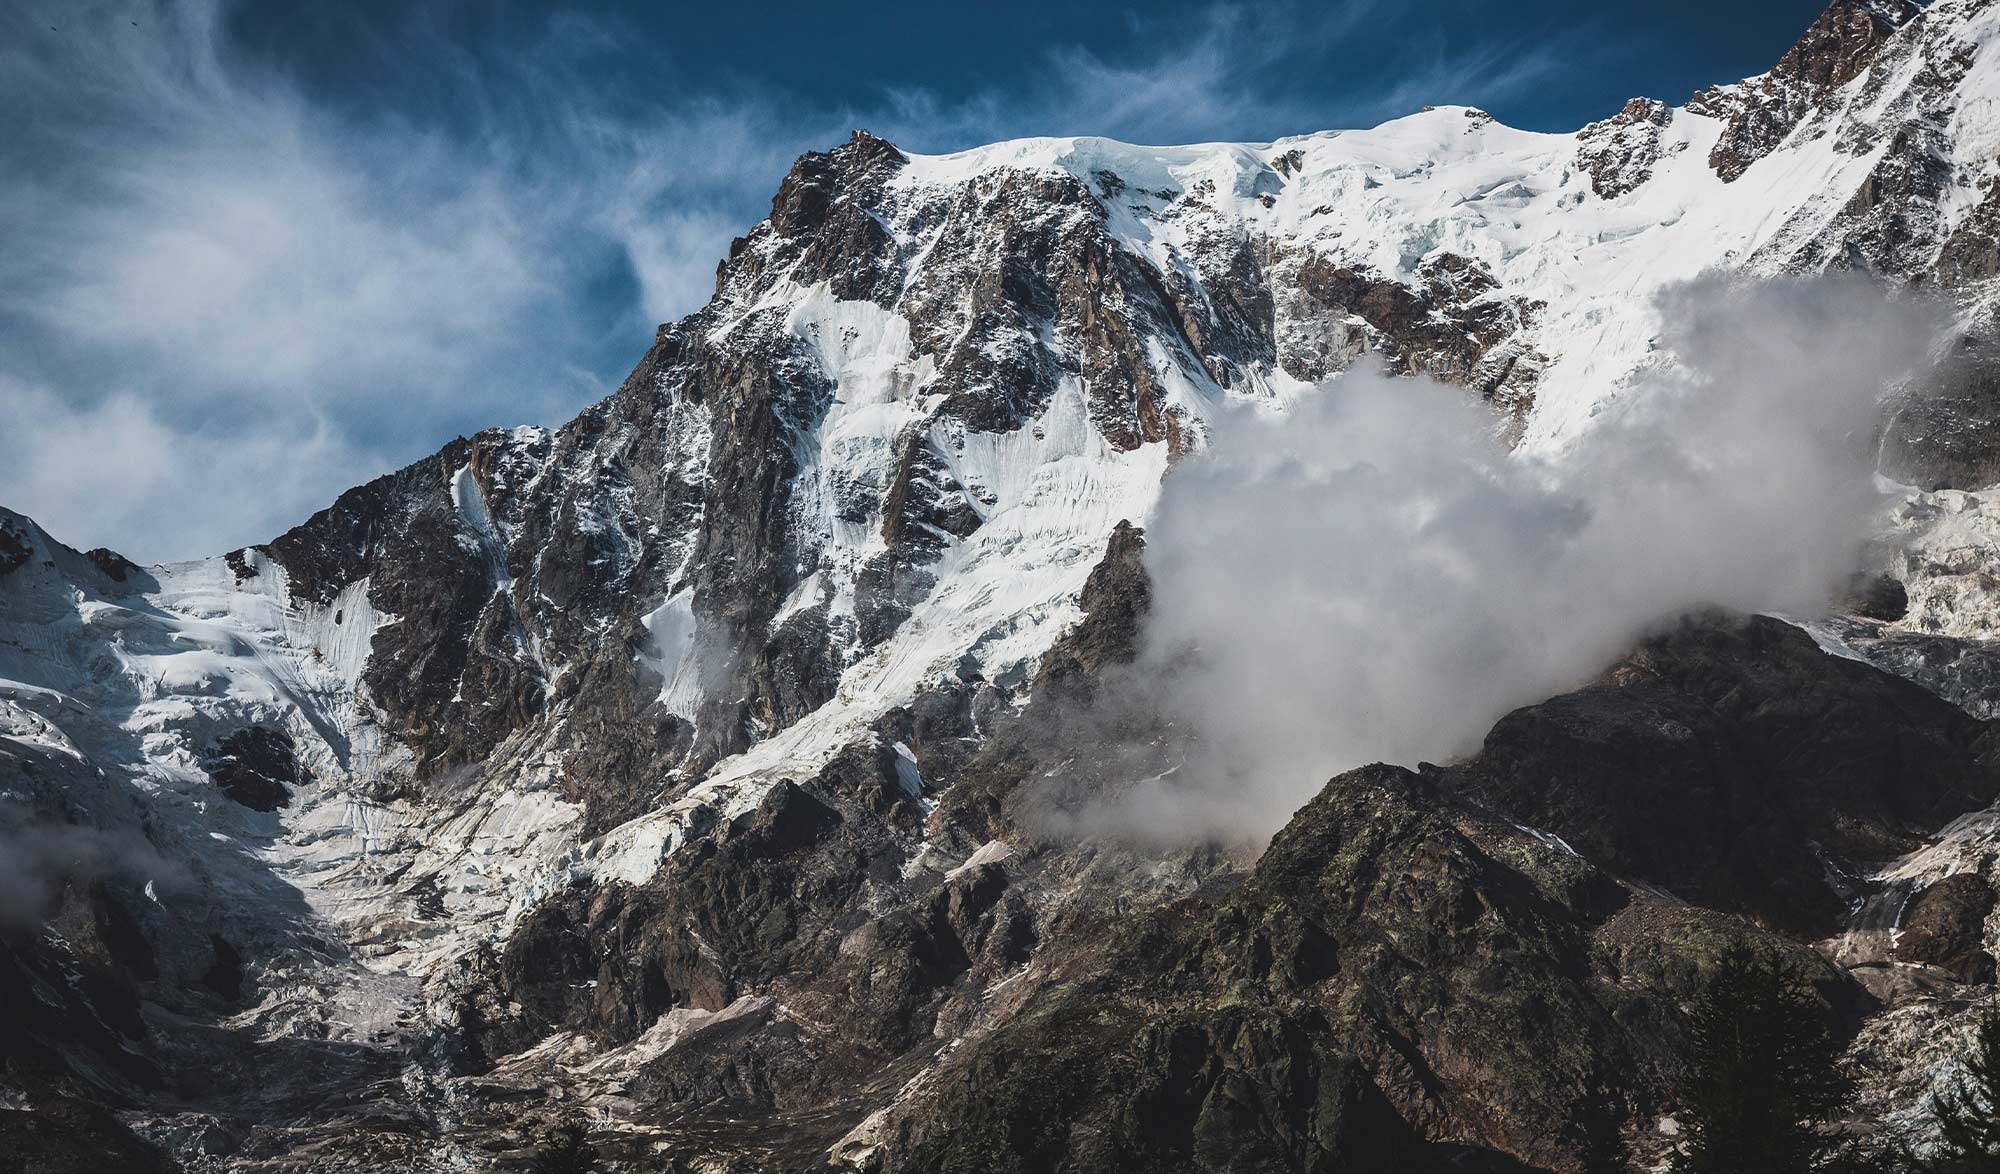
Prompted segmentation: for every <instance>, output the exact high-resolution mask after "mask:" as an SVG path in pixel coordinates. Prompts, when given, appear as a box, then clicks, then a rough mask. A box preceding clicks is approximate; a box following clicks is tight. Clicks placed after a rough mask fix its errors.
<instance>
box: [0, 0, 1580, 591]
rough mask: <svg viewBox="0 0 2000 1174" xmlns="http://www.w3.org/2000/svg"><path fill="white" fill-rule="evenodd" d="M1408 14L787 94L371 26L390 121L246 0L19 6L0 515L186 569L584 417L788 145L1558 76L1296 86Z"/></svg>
mask: <svg viewBox="0 0 2000 1174" xmlns="http://www.w3.org/2000/svg"><path fill="white" fill-rule="evenodd" d="M1382 11H1383V6H1382V5H1381V4H1380V3H1379V0H1366V2H1362V3H1356V4H1352V5H1348V6H1332V7H1284V6H1263V7H1252V6H1245V5H1217V6H1214V7H1210V8H1207V9H1204V10H1201V11H1200V12H1199V13H1198V15H1197V16H1196V17H1195V19H1193V20H1192V22H1187V21H1181V22H1167V21H1159V20H1149V19H1148V18H1145V17H1133V18H1132V19H1131V23H1130V25H1129V34H1130V35H1129V37H1128V38H1127V39H1126V41H1125V42H1124V44H1123V45H1122V46H1121V50H1122V51H1121V52H1120V53H1118V54H1115V55H1114V54H1110V53H1108V52H1106V51H1104V50H1101V49H1091V48H1086V47H1084V46H1082V45H1071V44H1061V43H1056V44H1052V45H1051V46H1049V47H1048V48H1047V49H1046V50H1044V51H1043V52H1042V54H1041V56H1040V58H1039V59H1038V60H1035V61H1031V62H1027V63H1024V66H1025V67H1024V68H1023V69H1021V70H1019V71H1018V73H1017V75H1015V76H1013V78H1012V80H1010V81H1009V82H1008V83H1007V84H1006V85H1005V87H1004V88H988V89H984V90H976V91H973V92H970V93H965V94H960V95H958V96H955V97H952V98H945V97H941V96H939V95H938V94H936V93H934V92H931V91H929V90H925V89H922V88H895V87H893V86H891V87H887V88H882V89H872V90H866V91H859V90H858V91H857V92H856V93H855V95H854V97H853V100H852V101H849V102H835V103H827V102H823V101H821V102H807V101H802V100H800V99H799V98H798V97H797V95H794V94H790V93H787V92H784V91H782V90H779V89H776V88H773V86H772V85H771V84H770V83H769V82H768V81H766V82H764V83H760V84H749V85H743V86H738V87H735V88H733V89H731V90H729V91H728V92H714V93H708V94H705V95H702V96H699V97H696V98H692V99H690V98H686V97H684V96H681V97H673V98H668V97H664V96H660V95H648V94H633V93H627V92H620V91H618V90H616V89H614V88H611V87H608V86H607V85H605V84H604V80H603V76H602V75H603V68H604V66H605V64H606V63H607V61H611V60H622V59H623V58H625V57H627V56H629V55H631V54H632V53H633V51H634V44H633V38H634V36H635V34H634V32H633V30H631V29H629V28H627V27H624V26H623V25H622V24H621V23H620V22H619V21H618V20H616V19H612V18H605V17H601V16H598V17H586V16H579V15H574V14H557V15H554V16H537V17H536V18H534V19H530V20H524V21H522V22H519V27H518V28H514V29H512V31H511V32H510V35H509V36H507V37H504V38H499V39H495V40H492V41H490V42H486V43H480V44H469V43H466V42H465V41H464V40H463V39H461V38H457V37H455V36H454V35H453V34H451V33H449V32H447V31H445V30H444V29H442V28H440V27H439V26H438V25H437V24H436V23H435V22H434V20H433V18H432V12H433V10H428V9H418V10H411V11H410V12H409V13H408V14H406V15H404V16H403V17H401V18H400V21H399V23H396V24H395V25H394V26H393V27H380V28H378V27H375V26H371V25H368V24H365V23H362V22H360V21H358V20H356V21H354V22H352V23H351V24H349V25H344V26H343V28H344V29H345V30H346V33H347V35H348V36H349V38H350V39H351V40H353V41H354V42H356V44H358V45H359V48H358V49H356V52H358V53H362V54H365V55H370V56H371V58H372V59H375V60H379V61H382V62H387V63H389V65H390V66H391V67H392V68H393V69H394V70H395V71H396V72H397V73H398V75H399V76H408V77H415V78H420V79H421V80H422V86H421V87H418V88H417V89H413V90H412V95H413V96H411V97H409V98H408V99H407V100H406V101H404V102H402V103H401V104H398V103H394V102H391V103H387V104H382V103H368V102H358V101H349V102H341V101H336V100H333V99H331V98H329V96H328V95H327V94H326V93H324V92H321V91H320V90H316V89H315V88H313V87H311V86H309V85H308V84H306V82H305V81H304V80H303V79H302V78H301V77H300V76H298V75H297V71H296V69H295V68H288V67H287V66H286V65H284V64H283V63H282V62H281V60H280V59H279V58H276V57H273V56H271V55H269V54H258V53H255V52H252V51H251V50H250V49H248V48H246V47H245V46H244V45H243V44H241V43H240V42H239V40H238V38H237V37H236V36H235V35H234V34H233V32H232V29H233V27H234V25H233V20H232V18H233V17H234V16H236V15H238V10H237V9H236V8H234V7H232V6H231V4H230V3H229V2H228V0H186V2H184V3H175V4H147V3H132V2H120V0H99V2H97V3H93V4H87V5H81V6H79V5H73V4H66V3H65V4H56V3H40V2H36V0H30V2H28V3H24V4H17V5H13V6H9V7H8V8H7V9H6V10H5V11H4V12H0V100H4V101H5V102H6V103H7V104H8V106H9V107H10V109H12V110H14V111H16V112H17V117H16V119H15V121H14V125H13V127H12V132H13V133H10V134H9V135H7V136H0V170H4V171H5V173H6V174H7V175H8V176H9V181H8V182H7V183H6V184H4V185H0V242H4V247H0V422H4V423H5V424H6V426H7V430H8V433H9V434H10V436H12V437H14V438H16V439H15V447H16V448H17V449H18V450H23V451H25V452H26V454H27V455H25V456H23V457H20V458H19V459H10V460H9V461H6V462H0V502H4V503H6V504H8V505H10V506H12V507H14V508H17V509H21V510H24V511H26V512H29V513H31V514H34V515H35V516H36V517H37V518H38V519H39V520H41V521H42V522H43V523H44V524H45V525H47V526H49V527H50V528H51V529H52V530H53V531H54V532H56V533H57V534H59V535H61V536H64V537H66V538H68V539H69V540H71V541H73V542H77V543H80V544H84V545H97V544H100V543H102V544H110V545H113V546H116V547H119V548H121V549H124V550H125V551H126V552H127V553H129V554H131V555H132V556H134V557H138V558H141V559H165V558H174V557H188V556H193V555H199V554H207V553H213V552H215V551H217V550H220V549H225V548H228V547H232V546H236V545H240V544H244V543H249V542H255V541H261V540H263V539H265V538H268V537H270V536H271V535H272V534H274V533H276V532H278V531H280V530H282V529H284V528H285V527H286V526H289V525H291V524H293V523H294V522H296V521H298V520H299V519H300V518H301V517H303V516H304V515H305V514H306V513H309V512H311V510H312V509H313V508H317V507H318V506H319V505H323V504H325V503H326V502H329V501H331V499H332V498H333V497H334V496H336V495H337V494H338V493H339V492H340V491H341V490H342V489H344V488H346V487H347V486H348V485H350V484H353V483H356V482H358V481H361V480H364V479H366V478H367V477H369V476H372V475H374V474H377V473H380V472H383V471H386V470H388V469H390V468H392V467H394V466H396V465H398V464H401V463H403V462H406V461H408V460H412V459H415V458H417V457H419V456H421V455H422V454H423V453H425V452H428V451H430V450H431V449H433V448H434V447H435V446H436V445H437V444H439V443H441V442H443V441H444V440H446V439H448V438H449V437H450V436H451V435H452V434H454V433H457V432H462V431H469V430H471V429H475V428H478V427H483V426H486V425H489V424H508V423H517V422H523V421H533V422H541V423H550V424H553V423H559V422H560V421H561V420H563V419H564V418H566V417H567V416H568V415H569V414H570V413H572V412H573V411H575V410H576V409H577V408H578V407H580V406H581V405H582V404H584V403H586V402H588V401H590V400H591V399H594V398H595V397H596V396H598V395H600V394H602V393H603V391H604V390H605V389H606V388H607V386H608V385H609V384H611V383H613V382H615V380H616V379H617V377H618V376H619V375H621V374H622V373H623V367H624V365H626V364H629V363H630V362H631V361H633V360H634V359H636V357H637V356H638V354H639V352H640V351H641V349H642V348H643V347H644V345H645V343H646V341H647V340H648V338H649V337H650V331H651V327H652V325H653V324H654V323H656V322H658V321H662V320H667V319H670V318H673V317H677V316H679V315H681V314H684V313H687V312H688V311H690V310H692V309H694V308H696V307H697V306H699V305H700V304H701V302H702V301H704V300H705V299H706V297H707V296H708V294H709V292H710V290H711V288H712V285H713V280H714V269H715V264H716V261H717V259H718V258H719V257H720V256H721V254H722V252H723V251H724V249H725V248H726V246H727V243H728V240H729V238H730V237H731V236H734V235H737V234H739V233H741V232H743V231H745V230H746V229H747V228H748V227H749V225H750V224H752V223H753V222H754V221H755V220H756V219H757V218H758V217H759V216H761V215H762V214H763V211H764V209H765V207H766V202H767V201H768V198H769V196H770V193H771V191H772V190H773V189H774V188H775V186H776V183H777V180H778V178H779V177H780V176H781V175H782V174H783V172H784V170H785V169H786V167H787V166H788V165H789V163H790V161H791V160H792V158H794V157H795V156H796V155H797V154H798V153H799V152H800V151H802V150H806V149H810V148H814V147H822V146H826V145H828V144H830V143H833V142H836V141H838V140H839V139H841V138H843V137H844V136H845V134H846V132H847V130H848V129H850V128H852V127H855V126H868V127H870V128H871V129H874V130H876V131H877V132H879V133H883V134H886V135H888V136H890V137H892V138H894V139H896V140H897V141H899V142H902V143H904V144H905V145H906V146H908V147H910V148H912V149H916V150H930V151H940V150H956V149H960V148H964V147H968V146H972V145H976V144H978V143H981V142H985V141H989V140H992V139H996V138H1004V137H1012V136H1018V135H1025V134H1075V133H1091V134H1104V135H1108V136H1111V137H1117V138H1124V139H1129V140H1133V141H1141V142H1171V141H1182V142H1185V141H1194V140H1201V139H1212V138H1217V137H1244V136H1245V135H1249V136H1250V137H1272V136H1275V135H1278V134H1282V133H1289V132H1293V131H1300V130H1308V129H1319V128H1323V127H1324V126H1326V125H1328V124H1329V123H1336V122H1339V121H1343V120H1359V119H1365V120H1367V121H1374V120H1375V118H1376V117H1378V116H1380V115H1384V114H1393V113H1405V112H1407V110H1408V109H1410V108H1414V107H1415V106H1416V105H1417V104H1419V103H1418V101H1417V100H1416V99H1417V98H1418V97H1421V98H1422V100H1424V101H1432V100H1439V101H1450V100H1467V101H1470V100H1477V99H1479V98H1480V97H1481V96H1482V95H1485V96H1488V97H1490V96H1491V95H1493V94H1497V93H1502V92H1504V91H1506V90H1507V89H1508V88H1510V87H1522V86H1528V85H1532V84H1535V82H1536V81H1537V79H1538V78H1539V77H1540V76H1541V75H1542V71H1544V70H1546V69H1549V68H1552V67H1553V66H1552V65H1551V62H1552V61H1553V57H1551V56H1549V55H1548V54H1546V53H1544V54H1539V55H1538V54H1528V53H1517V52H1511V51H1507V50H1504V49H1492V50H1488V51H1483V53H1484V55H1482V56H1481V57H1480V58H1479V59H1477V60H1468V59H1466V58H1464V57H1463V56H1462V55H1461V56H1454V55H1453V54H1450V53H1447V52H1445V51H1443V50H1442V49H1439V50H1437V51H1435V52H1434V53H1431V54H1430V55H1429V56H1428V57H1425V58H1423V59H1422V60H1419V61H1416V62H1415V64H1413V65H1412V66H1411V69H1412V71H1413V72H1412V75H1411V76H1410V77H1409V78H1408V79H1407V80H1406V82H1405V83H1404V86H1405V88H1406V89H1407V90H1408V93H1407V94H1405V93H1404V91H1403V90H1400V89H1399V90H1397V91H1396V92H1394V93H1391V94H1390V95H1389V96H1387V97H1386V98H1383V99H1379V100H1376V99H1369V100H1368V101H1367V102H1364V103H1363V104H1362V105H1361V106H1358V107H1355V108H1351V109H1346V110H1326V109H1322V108H1321V107H1320V105H1319V104H1316V103H1313V102H1308V101H1304V100H1301V99H1299V98H1297V97H1295V96H1292V91H1290V90H1289V89H1288V87H1287V86H1286V85H1285V84H1284V80H1283V79H1284V74H1285V72H1286V71H1287V70H1290V69H1296V68H1300V63H1301V62H1307V63H1310V61H1311V60H1312V58H1313V56H1314V54H1316V53H1323V52H1330V51H1331V49H1332V48H1333V47H1336V46H1338V45H1339V44H1340V43H1341V41H1342V39H1343V38H1345V37H1348V36H1350V35H1352V34H1353V33H1354V32H1355V31H1356V30H1357V28H1359V27H1360V26H1361V25H1362V24H1363V23H1364V22H1367V21H1371V20H1376V19H1380V17H1381V13H1382ZM1413 60H1415V59H1413ZM295 64H296V63H294V65H295ZM1357 111H1359V119H1357V117H1356V112H1357ZM1247 128H1263V129H1262V131H1261V133H1253V132H1252V131H1251V130H1249V129H1247ZM112 453H115V454H117V456H116V461H115V466H116V470H115V471H116V475H111V472H110V466H111V464H112V462H109V461H107V460H106V459H104V458H105V456H106V454H112ZM93 455H96V456H97V457H98V458H99V459H98V460H97V461H96V463H95V465H93V464H92V457H93Z"/></svg>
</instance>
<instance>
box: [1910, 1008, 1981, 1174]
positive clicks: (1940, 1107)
mask: <svg viewBox="0 0 2000 1174" xmlns="http://www.w3.org/2000/svg"><path fill="white" fill-rule="evenodd" d="M1965 1071H1966V1079H1965V1081H1964V1082H1963V1083H1962V1084H1961V1085H1960V1086H1959V1087H1958V1088H1957V1089H1956V1090H1952V1091H1947V1092H1941V1093H1939V1094H1938V1097H1937V1110H1936V1112H1937V1127H1938V1144H1937V1145H1936V1147H1934V1148H1933V1149H1932V1151H1931V1152H1930V1154H1929V1155H1928V1156H1926V1157H1922V1158H1919V1157H1917V1156H1916V1155H1915V1154H1914V1153H1907V1152H1906V1153H1905V1155H1904V1161H1905V1163H1906V1164H1907V1165H1908V1166H1909V1167H1910V1168H1911V1169H1913V1170H1916V1171H1919V1172H1920V1174H2000V1012H1993V1011H1989V1012H1987V1014H1986V1016H1985V1017H1984V1018H1982V1019H1981V1020H1980V1021H1979V1027H1978V1028H1977V1030H1976V1031H1975V1032H1974V1035H1973V1041H1972V1054H1971V1055H1970V1056H1967V1057H1966V1059H1965Z"/></svg>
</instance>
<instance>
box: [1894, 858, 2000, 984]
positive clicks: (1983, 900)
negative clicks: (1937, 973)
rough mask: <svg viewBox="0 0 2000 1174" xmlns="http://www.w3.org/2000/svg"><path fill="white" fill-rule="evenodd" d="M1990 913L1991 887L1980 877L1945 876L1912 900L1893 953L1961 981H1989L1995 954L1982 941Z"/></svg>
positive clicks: (1905, 913)
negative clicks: (1934, 968) (1935, 968)
mask: <svg viewBox="0 0 2000 1174" xmlns="http://www.w3.org/2000/svg"><path fill="white" fill-rule="evenodd" d="M1992 911H1993V887H1992V886H1991V885H1989V884H1987V883H1986V879H1985V878H1984V877H1982V876H1980V875H1979V874H1977V873H1970V872H1962V873H1959V874H1957V875H1956V876H1948V877H1946V878H1944V879H1943V880H1941V881H1939V882H1937V883H1936V884H1934V885H1931V886H1930V887H1928V888H1926V889H1924V890H1923V891H1922V892H1920V893H1918V894H1917V895H1916V896H1914V897H1911V898H1910V903H1909V905H1908V906H1906V907H1905V908H1904V910H1903V917H1902V922H1901V924H1900V925H1898V926H1897V929H1898V930H1899V931H1900V932H1899V934H1898V936H1897V939H1896V953H1897V955H1898V956H1899V957H1901V958H1904V959H1906V960H1908V961H1911V962H1926V963H1929V964H1930V965H1932V966H1935V967H1937V968H1938V969H1939V970H1942V971H1944V972H1945V973H1947V974H1949V975H1951V976H1952V977H1953V978H1956V979H1958V980H1959V981H1960V982H1970V983H1987V982H1992V981H1993V974H1994V969H1993V954H1992V951H1991V949H1990V948H1989V947H1988V945H1987V941H1986V915H1987V914H1989V913H1991V912H1992Z"/></svg>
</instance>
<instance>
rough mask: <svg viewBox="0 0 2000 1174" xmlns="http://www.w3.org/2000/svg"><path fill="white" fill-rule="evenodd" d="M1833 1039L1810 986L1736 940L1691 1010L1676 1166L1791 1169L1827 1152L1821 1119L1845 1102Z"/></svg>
mask: <svg viewBox="0 0 2000 1174" xmlns="http://www.w3.org/2000/svg"><path fill="white" fill-rule="evenodd" d="M1839 1057H1840V1046H1839V1044H1838V1042H1837V1041H1836V1040H1835V1039H1834V1036H1833V1033H1832V1031H1831V1030H1829V1028H1828V1024H1827V1016H1826V1014H1825V1011H1824V1009H1823V1008H1822V1007H1821V1005H1820V1002H1819V1000H1818V999H1817V998H1815V997H1814V996H1813V993H1812V991H1811V989H1810V988H1808V987H1806V986H1805V985H1804V984H1803V983H1800V982H1798V981H1796V980H1794V979H1791V978H1788V977H1787V976H1786V975H1785V974H1784V973H1783V972H1782V971H1781V970H1780V969H1779V968H1778V966H1777V965H1776V964H1775V963H1774V962H1772V961H1769V960H1765V959H1760V958H1758V957H1757V956H1755V955H1753V954H1752V953H1751V952H1750V951H1749V950H1748V949H1746V948H1744V947H1742V946H1735V947H1732V948H1731V949H1730V950H1729V951H1728V952H1727V953H1725V954H1724V955H1723V957H1722V961H1721V965H1720V966H1719V967H1717V969H1716V973H1715V976H1714V978H1713V980H1712V981H1711V982H1710V983H1709V985H1708V989H1707V990H1706V991H1705V992H1704V993H1703V995H1702V997H1701V999H1700V1000H1699V1001H1698V1002H1697V1004H1696V1007H1695V1012H1694V1047H1693V1054H1692V1056H1691V1058H1690V1064H1689V1067H1688V1071H1687V1074H1686V1076H1685V1078H1684V1079H1683V1080H1682V1082H1681V1088H1680V1100H1681V1105H1682V1116H1683V1124H1682V1128H1683V1131H1684V1136H1685V1137H1686V1141H1685V1143H1684V1144H1683V1146H1682V1148H1681V1151H1680V1153H1678V1154H1677V1155H1675V1158H1674V1163H1673V1169H1674V1170H1675V1171H1676V1172H1677V1174H1753V1172H1754V1174H1796V1172H1803V1171H1807V1170H1811V1169H1813V1168H1815V1167H1816V1166H1818V1165H1819V1164H1820V1162H1821V1160H1822V1159H1823V1158H1825V1157H1827V1156H1828V1155H1829V1154H1830V1153H1831V1152H1832V1148H1833V1147H1832V1140H1833V1139H1832V1138H1831V1137H1829V1135H1828V1134H1827V1133H1826V1132H1825V1131H1824V1130H1823V1129H1822V1128H1821V1126H1822V1125H1824V1123H1825V1122H1826V1121H1827V1120H1828V1119H1829V1118H1831V1117H1832V1116H1833V1114H1834V1113H1836V1112H1837V1111H1839V1109H1840V1107H1841V1106H1842V1105H1843V1104H1845V1103H1846V1101H1847V1095H1848V1090H1849V1085H1848V1081H1847V1080H1846V1078H1845V1077H1844V1076H1842V1075H1841V1072H1840V1068H1839Z"/></svg>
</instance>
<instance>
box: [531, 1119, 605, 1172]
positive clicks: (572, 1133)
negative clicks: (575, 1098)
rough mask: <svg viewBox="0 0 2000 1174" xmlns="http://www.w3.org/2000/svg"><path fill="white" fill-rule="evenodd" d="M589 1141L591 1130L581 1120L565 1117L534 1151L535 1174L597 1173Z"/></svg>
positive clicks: (594, 1153) (594, 1156)
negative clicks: (594, 1171)
mask: <svg viewBox="0 0 2000 1174" xmlns="http://www.w3.org/2000/svg"><path fill="white" fill-rule="evenodd" d="M589 1139H590V1127H589V1126H588V1125H586V1124H584V1121H583V1118H581V1117H577V1116H568V1117H564V1118H563V1119H562V1120H561V1121H559V1122H557V1123H556V1124H555V1125H554V1126H553V1127H552V1128H550V1129H549V1131H548V1132H547V1133H546V1134H544V1135H543V1136H542V1144H541V1145H540V1146H538V1147H536V1149H535V1159H534V1169H535V1174H590V1172H591V1171H593V1170H595V1169H597V1151H596V1150H595V1149H594V1148H592V1147H591V1144H590V1140H589Z"/></svg>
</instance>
